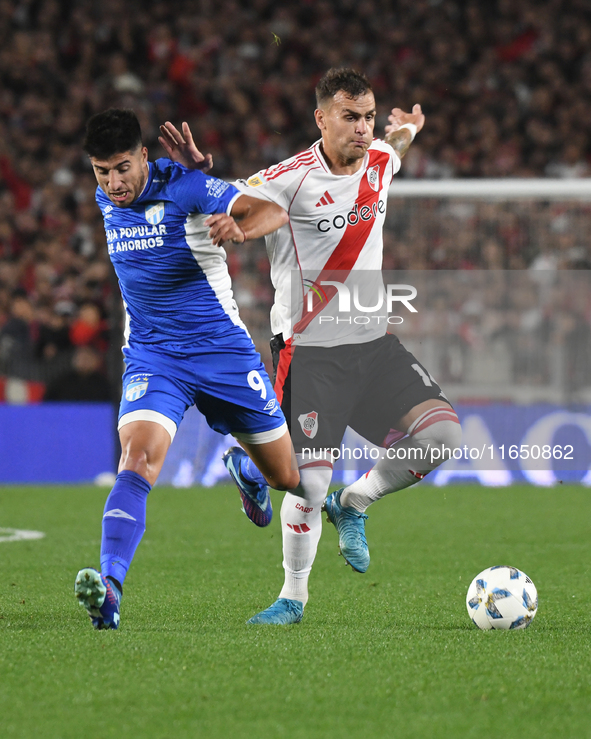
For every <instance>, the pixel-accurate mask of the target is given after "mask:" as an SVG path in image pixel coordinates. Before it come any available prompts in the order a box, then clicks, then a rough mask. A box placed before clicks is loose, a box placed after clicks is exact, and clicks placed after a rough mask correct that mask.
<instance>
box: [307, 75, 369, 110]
mask: <svg viewBox="0 0 591 739" xmlns="http://www.w3.org/2000/svg"><path fill="white" fill-rule="evenodd" d="M341 91H342V92H344V93H345V95H346V96H347V97H350V98H358V97H360V96H361V95H365V94H366V93H367V92H371V91H372V89H371V83H370V81H369V80H368V79H367V77H366V76H365V75H364V74H362V73H361V72H358V71H357V70H356V69H351V68H349V67H341V68H336V67H333V68H332V69H329V70H328V72H327V73H326V74H325V75H324V77H323V78H322V79H321V80H320V82H319V83H318V84H317V85H316V103H317V104H318V107H320V105H321V104H322V103H323V102H325V101H326V100H328V99H329V98H334V96H335V95H336V94H337V92H341Z"/></svg>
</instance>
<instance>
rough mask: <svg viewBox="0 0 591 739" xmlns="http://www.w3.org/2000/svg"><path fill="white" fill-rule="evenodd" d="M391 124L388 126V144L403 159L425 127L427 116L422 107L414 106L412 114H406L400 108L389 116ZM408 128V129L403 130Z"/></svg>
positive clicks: (395, 109)
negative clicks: (416, 135) (416, 136)
mask: <svg viewBox="0 0 591 739" xmlns="http://www.w3.org/2000/svg"><path fill="white" fill-rule="evenodd" d="M388 120H389V121H390V123H389V124H388V125H387V126H386V143H387V144H390V146H391V147H392V148H393V149H394V151H395V152H396V153H397V154H398V156H399V157H400V158H401V159H402V157H403V156H404V155H405V154H406V152H407V151H408V150H409V148H410V145H411V143H412V140H413V139H414V137H415V134H417V133H418V132H419V131H420V130H421V128H423V126H424V125H425V116H424V115H423V112H422V111H421V106H420V105H414V106H413V109H412V113H405V112H404V111H403V110H401V109H400V108H394V109H393V110H392V112H391V113H390V115H389V116H388ZM402 126H408V128H406V127H405V128H402Z"/></svg>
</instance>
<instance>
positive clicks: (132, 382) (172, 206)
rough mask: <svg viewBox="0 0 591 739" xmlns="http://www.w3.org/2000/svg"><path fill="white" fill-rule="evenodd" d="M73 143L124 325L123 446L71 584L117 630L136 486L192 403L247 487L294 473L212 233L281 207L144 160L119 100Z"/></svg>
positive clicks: (269, 221) (269, 215)
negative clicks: (226, 437) (234, 451)
mask: <svg viewBox="0 0 591 739" xmlns="http://www.w3.org/2000/svg"><path fill="white" fill-rule="evenodd" d="M84 149H85V151H86V152H87V154H88V155H89V157H90V161H91V164H92V168H93V171H94V173H95V176H96V179H97V182H98V187H97V190H96V201H97V204H98V206H99V208H100V209H101V211H102V214H103V218H104V223H105V231H106V236H107V244H108V250H109V256H110V258H111V261H112V263H113V266H114V268H115V271H116V273H117V277H118V279H119V285H120V288H121V294H122V297H123V301H124V306H125V312H126V328H125V345H124V347H123V354H124V357H125V372H124V374H123V395H122V399H121V405H120V409H119V423H118V429H119V438H120V441H121V448H122V454H121V460H120V463H119V473H118V475H117V479H116V482H115V485H114V487H113V489H112V490H111V493H110V494H109V496H108V498H107V502H106V504H105V509H104V515H103V527H102V541H101V557H100V561H101V571H100V572H99V571H98V570H95V569H93V568H85V569H82V570H81V571H80V572H79V573H78V576H77V577H76V584H75V594H76V597H77V598H78V600H79V602H80V604H82V605H83V606H85V607H86V609H87V611H88V614H89V616H90V618H91V621H92V625H93V626H94V627H95V628H96V629H116V628H118V626H119V620H120V616H119V611H120V601H121V594H122V586H123V581H124V579H125V576H126V574H127V571H128V569H129V566H130V563H131V561H132V559H133V556H134V554H135V551H136V549H137V546H138V544H139V542H140V540H141V538H142V535H143V533H144V531H145V521H146V502H147V497H148V493H149V492H150V490H151V488H152V486H153V485H154V483H155V482H156V479H157V478H158V475H159V473H160V470H161V468H162V464H163V462H164V459H165V457H166V453H167V451H168V448H169V446H170V444H171V442H172V440H173V438H174V435H175V433H176V430H177V428H178V425H179V423H180V422H181V420H182V418H183V415H184V413H185V411H186V410H187V408H188V407H190V406H191V405H196V406H197V407H198V408H199V410H200V411H201V412H202V413H203V414H204V415H205V417H206V418H207V421H208V423H209V425H210V426H211V427H212V428H213V429H215V430H216V431H219V432H220V433H222V434H227V433H231V434H233V435H234V436H235V437H236V438H237V439H238V441H239V442H240V444H241V446H242V447H243V448H244V450H246V452H247V453H248V455H249V456H247V455H246V454H244V455H243V456H242V458H241V459H239V460H238V466H237V469H236V474H239V475H240V477H241V478H242V480H243V481H245V482H246V483H247V484H249V483H250V484H252V486H253V489H257V488H264V489H265V490H266V485H267V484H268V485H270V486H271V487H274V488H276V489H279V490H287V489H291V488H294V487H296V486H297V484H298V482H299V474H298V471H297V466H296V464H295V457H294V453H293V447H292V444H291V440H290V437H289V433H288V430H287V424H286V422H285V418H284V416H283V413H282V411H281V408H280V405H279V403H278V402H277V400H276V397H275V393H274V391H273V388H272V385H271V383H270V381H269V378H268V376H267V373H266V371H265V369H264V367H263V365H262V363H261V360H260V356H259V355H258V353H257V352H256V349H255V347H254V344H253V343H252V340H251V338H250V336H249V334H248V332H247V330H246V327H245V326H244V324H243V323H242V321H241V320H240V317H239V315H238V308H237V306H236V303H235V302H234V300H233V297H232V289H231V282H230V277H229V274H228V270H227V266H226V261H225V258H226V254H225V251H224V250H223V249H222V244H223V243H224V242H228V241H230V242H234V243H242V242H243V241H245V240H246V239H247V238H258V237H259V236H263V235H265V234H268V233H271V232H272V231H274V230H276V229H277V228H279V227H280V226H282V225H284V224H285V223H287V220H288V218H287V213H286V212H285V210H283V208H281V207H279V206H278V205H275V204H274V203H269V202H264V201H261V200H257V199H255V198H251V197H249V196H246V195H243V194H241V193H240V192H239V191H238V190H237V189H236V188H235V187H234V186H232V185H230V184H228V183H226V182H223V181H222V180H218V179H216V178H215V177H211V176H208V175H206V174H205V172H204V171H200V170H199V169H195V170H188V169H185V168H184V167H183V166H181V165H179V164H176V163H174V162H172V161H170V160H169V159H158V160H157V161H156V162H149V161H148V151H147V149H146V147H145V146H143V144H142V137H141V129H140V125H139V122H138V119H137V117H136V115H135V113H134V112H133V111H131V110H118V109H111V110H107V111H105V112H103V113H99V114H97V115H95V116H93V117H92V118H91V119H90V120H89V121H88V124H87V129H86V139H85V143H84ZM208 166H209V163H208V162H207V160H206V159H205V160H204V162H203V169H204V170H206V169H207V168H208ZM235 219H238V221H237V220H235ZM251 459H252V462H253V463H254V464H251ZM254 465H256V467H255V466H254ZM257 468H258V470H260V473H259V472H258V471H257ZM261 473H262V475H261ZM263 478H264V479H263Z"/></svg>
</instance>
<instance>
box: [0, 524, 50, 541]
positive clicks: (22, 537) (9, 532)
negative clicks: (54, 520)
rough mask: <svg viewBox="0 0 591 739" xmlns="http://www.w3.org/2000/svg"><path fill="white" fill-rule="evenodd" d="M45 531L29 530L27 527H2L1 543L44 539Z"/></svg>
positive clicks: (0, 533)
mask: <svg viewBox="0 0 591 739" xmlns="http://www.w3.org/2000/svg"><path fill="white" fill-rule="evenodd" d="M44 536H45V534H44V533H43V531H27V530H26V529H2V528H0V543H2V542H5V541H30V540H32V539H43V537H44Z"/></svg>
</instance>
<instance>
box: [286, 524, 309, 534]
mask: <svg viewBox="0 0 591 739" xmlns="http://www.w3.org/2000/svg"><path fill="white" fill-rule="evenodd" d="M287 526H288V527H289V528H290V529H291V530H292V531H295V533H296V534H307V533H308V531H310V527H309V526H308V524H305V523H294V524H291V523H288V524H287Z"/></svg>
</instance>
